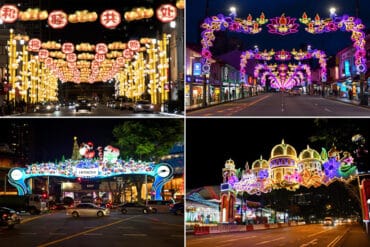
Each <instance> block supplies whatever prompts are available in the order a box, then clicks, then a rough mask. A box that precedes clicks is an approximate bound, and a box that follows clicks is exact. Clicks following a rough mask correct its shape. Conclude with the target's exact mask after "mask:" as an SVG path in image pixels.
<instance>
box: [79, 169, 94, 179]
mask: <svg viewBox="0 0 370 247" xmlns="http://www.w3.org/2000/svg"><path fill="white" fill-rule="evenodd" d="M98 175H99V168H92V169H80V168H76V176H77V177H96V176H98Z"/></svg>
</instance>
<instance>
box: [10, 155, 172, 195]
mask: <svg viewBox="0 0 370 247" xmlns="http://www.w3.org/2000/svg"><path fill="white" fill-rule="evenodd" d="M106 151H107V152H109V148H108V149H106ZM115 151H116V150H115ZM129 174H138V175H148V176H151V177H154V182H153V185H152V191H151V193H150V194H151V195H153V199H155V200H161V199H162V196H161V191H162V188H163V185H164V184H165V183H166V182H168V181H169V180H171V179H172V178H173V175H174V169H173V167H172V166H171V165H170V164H168V163H164V162H162V163H154V162H145V161H140V160H139V161H135V160H132V159H130V160H121V159H116V155H108V157H106V158H103V159H99V158H94V159H82V160H71V159H69V160H65V161H59V162H56V163H53V162H46V163H34V164H31V165H26V167H25V168H24V167H15V168H12V169H11V170H10V171H9V173H8V178H9V183H10V184H12V185H13V186H15V187H16V188H17V190H18V194H19V195H25V194H31V193H32V191H31V188H30V186H29V184H28V179H30V178H34V177H44V176H45V177H46V176H55V177H63V178H68V179H76V178H90V179H91V178H94V179H104V178H109V177H115V176H120V175H129Z"/></svg>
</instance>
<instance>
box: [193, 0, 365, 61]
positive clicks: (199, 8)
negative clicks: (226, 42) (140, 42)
mask: <svg viewBox="0 0 370 247" xmlns="http://www.w3.org/2000/svg"><path fill="white" fill-rule="evenodd" d="M206 1H207V0H188V1H187V6H186V7H187V11H186V41H187V43H197V44H200V42H199V41H200V28H198V27H199V26H200V24H201V23H202V22H201V21H203V20H204V18H205V16H206V7H205V6H206ZM208 2H209V9H208V16H212V15H217V14H219V13H223V14H224V15H229V14H230V11H229V8H230V7H231V6H235V7H236V8H237V16H238V17H239V18H243V19H245V18H246V17H247V16H248V14H249V13H250V14H251V15H252V16H253V19H255V18H256V17H259V15H260V14H261V12H264V13H265V16H266V18H274V17H277V16H281V14H282V13H285V15H286V16H291V17H295V18H300V17H301V16H302V14H303V12H306V13H307V15H308V16H309V17H311V18H313V17H314V16H315V15H316V13H318V14H319V15H320V17H321V18H327V17H329V8H330V7H332V6H334V7H335V8H336V9H337V11H336V13H337V14H338V15H343V14H348V15H351V16H356V0H258V1H255V0H252V1H245V0H231V1H224V0H208ZM358 2H359V6H360V10H359V18H360V19H362V23H363V24H365V26H367V27H368V29H369V28H370V1H369V0H358ZM296 23H298V24H300V27H299V32H298V33H296V34H292V35H285V36H280V35H272V34H269V33H268V32H267V28H266V26H264V27H263V31H262V32H261V33H259V34H256V35H250V34H233V33H232V32H229V35H230V37H232V36H237V37H239V38H241V39H243V41H244V46H245V47H244V49H252V48H253V46H254V45H258V46H259V48H260V49H268V50H270V49H271V48H274V49H275V50H277V49H286V50H292V49H293V48H296V49H297V48H298V49H299V48H301V47H302V46H304V45H307V44H311V45H312V48H313V49H321V50H324V51H326V53H327V55H334V54H335V53H337V52H338V51H339V50H341V49H343V48H345V47H347V46H349V45H352V41H351V40H350V33H348V32H341V31H337V32H334V33H327V34H317V35H312V34H309V33H307V32H306V31H305V30H304V27H303V26H302V25H301V23H300V22H299V20H298V19H297V21H296ZM216 42H217V39H216Z"/></svg>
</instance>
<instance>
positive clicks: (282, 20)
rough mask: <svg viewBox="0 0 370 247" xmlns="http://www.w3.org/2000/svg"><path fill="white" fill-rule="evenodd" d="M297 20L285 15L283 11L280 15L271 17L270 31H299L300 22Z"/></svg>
mask: <svg viewBox="0 0 370 247" xmlns="http://www.w3.org/2000/svg"><path fill="white" fill-rule="evenodd" d="M295 21H296V18H292V17H289V16H285V14H284V13H283V14H282V15H281V16H280V17H275V18H271V19H270V24H267V28H268V32H269V33H272V34H278V35H287V34H293V33H297V32H298V27H299V24H297V23H295Z"/></svg>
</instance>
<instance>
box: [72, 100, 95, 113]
mask: <svg viewBox="0 0 370 247" xmlns="http://www.w3.org/2000/svg"><path fill="white" fill-rule="evenodd" d="M91 108H92V104H91V102H90V101H89V100H87V99H81V100H78V101H77V103H76V104H75V109H76V112H78V111H79V110H87V111H91Z"/></svg>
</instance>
